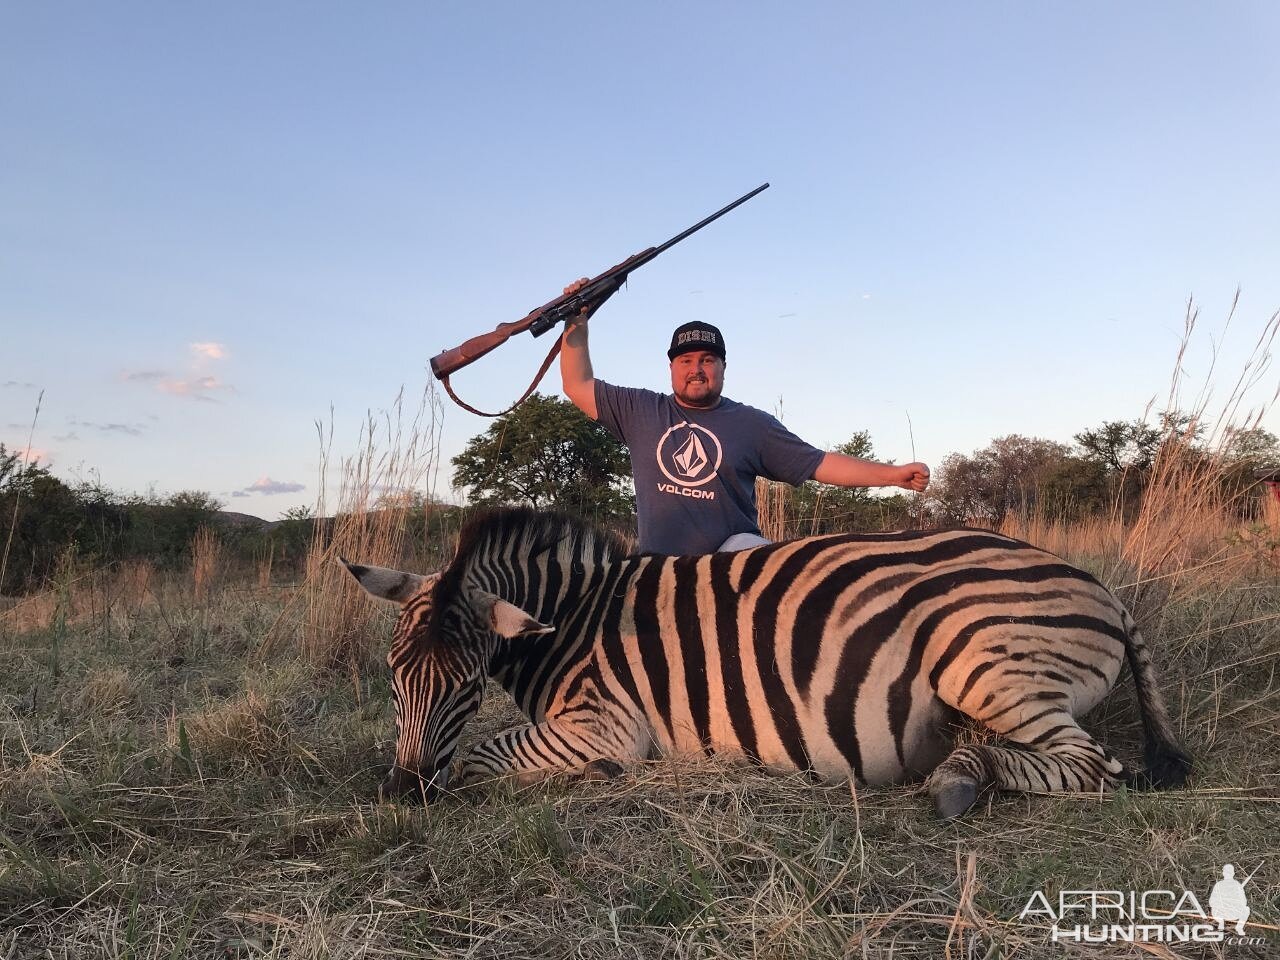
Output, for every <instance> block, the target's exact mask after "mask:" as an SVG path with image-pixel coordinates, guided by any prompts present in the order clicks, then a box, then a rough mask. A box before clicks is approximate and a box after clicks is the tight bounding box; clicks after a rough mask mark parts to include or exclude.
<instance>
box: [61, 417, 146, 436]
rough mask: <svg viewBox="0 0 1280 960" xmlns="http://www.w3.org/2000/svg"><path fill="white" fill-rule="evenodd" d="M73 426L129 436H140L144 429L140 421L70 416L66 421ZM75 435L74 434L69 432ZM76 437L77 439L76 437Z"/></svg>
mask: <svg viewBox="0 0 1280 960" xmlns="http://www.w3.org/2000/svg"><path fill="white" fill-rule="evenodd" d="M67 423H69V424H70V425H71V426H73V427H84V428H85V429H86V430H97V431H99V432H101V433H123V434H125V435H126V436H129V437H140V436H142V431H143V430H145V429H146V427H144V426H143V425H142V424H140V423H97V422H95V421H93V420H77V419H75V418H72V419H70V420H68V421H67ZM71 436H73V437H75V434H71ZM76 439H79V438H78V437H77V438H76Z"/></svg>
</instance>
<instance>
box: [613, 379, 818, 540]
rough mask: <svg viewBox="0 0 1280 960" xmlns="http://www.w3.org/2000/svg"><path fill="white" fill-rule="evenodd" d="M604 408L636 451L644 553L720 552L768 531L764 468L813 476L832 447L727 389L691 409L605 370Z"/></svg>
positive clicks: (800, 478) (798, 478)
mask: <svg viewBox="0 0 1280 960" xmlns="http://www.w3.org/2000/svg"><path fill="white" fill-rule="evenodd" d="M596 413H597V419H598V420H599V422H600V423H601V424H603V425H604V427H605V428H606V429H607V430H608V431H609V432H610V433H612V434H613V435H614V436H615V437H617V438H618V439H619V440H621V441H622V442H623V443H625V444H626V445H627V448H628V450H630V452H631V472H632V474H633V476H634V477H635V483H636V512H637V513H638V514H639V533H640V550H641V551H642V552H644V553H664V554H671V555H677V556H678V555H682V554H690V553H713V552H715V550H716V549H717V548H718V547H719V546H720V544H722V543H723V542H724V541H725V540H726V539H728V538H729V537H730V536H732V535H733V534H735V533H756V534H758V533H759V532H760V527H759V525H758V522H757V519H756V487H755V481H756V477H766V478H768V479H770V480H781V481H783V482H785V483H791V484H799V483H803V482H804V481H805V480H808V479H810V478H811V477H812V476H813V472H814V471H815V470H817V469H818V464H819V463H821V462H822V458H823V457H824V456H825V454H824V452H823V451H821V450H819V449H818V448H817V447H813V446H810V445H809V444H807V443H805V442H804V441H803V440H801V439H800V438H799V437H797V436H796V435H795V434H794V433H792V432H791V431H789V430H787V428H786V427H784V426H783V425H782V424H781V423H779V422H778V420H777V418H775V417H771V416H770V415H769V414H767V413H765V412H764V411H763V410H757V409H756V408H755V407H749V406H747V405H746V404H743V403H738V402H736V401H734V400H730V399H728V398H727V397H721V399H720V403H719V404H718V405H717V406H716V407H715V408H714V409H711V410H690V409H689V408H687V407H682V406H680V405H679V404H678V403H676V401H675V398H674V397H672V396H670V395H669V394H661V393H654V392H653V391H652V390H642V389H637V388H635V387H615V386H614V385H613V384H611V383H605V382H604V381H603V380H596Z"/></svg>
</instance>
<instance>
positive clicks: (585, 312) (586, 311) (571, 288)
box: [564, 277, 592, 327]
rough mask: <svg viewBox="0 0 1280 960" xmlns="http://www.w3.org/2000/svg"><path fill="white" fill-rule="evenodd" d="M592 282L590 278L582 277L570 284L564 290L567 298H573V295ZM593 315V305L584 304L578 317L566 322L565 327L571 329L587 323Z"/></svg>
mask: <svg viewBox="0 0 1280 960" xmlns="http://www.w3.org/2000/svg"><path fill="white" fill-rule="evenodd" d="M590 282H591V278H590V277H581V278H580V279H578V280H575V281H573V283H571V284H569V285H568V286H567V287H565V288H564V295H565V296H566V297H569V296H572V295H573V294H575V293H577V292H578V291H579V290H581V289H582V288H583V287H585V286H586V285H587V284H588V283H590ZM591 313H592V310H591V304H589V303H584V304H583V305H582V309H581V310H579V311H578V315H577V316H576V317H570V318H569V319H568V320H566V321H565V326H566V327H570V326H577V325H578V324H580V323H586V322H587V320H588V319H589V318H590V316H591Z"/></svg>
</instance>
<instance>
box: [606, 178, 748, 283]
mask: <svg viewBox="0 0 1280 960" xmlns="http://www.w3.org/2000/svg"><path fill="white" fill-rule="evenodd" d="M768 188H769V184H767V183H762V184H760V186H758V187H756V188H755V189H754V190H752V191H751V192H750V193H744V194H743V195H742V196H740V197H739V198H738V199H737V200H735V201H733V203H730V204H728V205H726V206H723V207H721V208H720V209H719V210H717V211H716V212H715V213H713V214H712V215H711V216H709V217H707V218H706V219H705V220H699V221H698V222H697V223H695V224H694V225H693V226H692V227H690V228H689V229H688V230H685V231H684V232H683V233H678V234H676V235H675V236H674V237H672V238H671V239H670V240H668V241H667V242H666V243H664V244H662V245H661V246H658V247H654V248H653V249H652V250H647V251H645V253H644V254H641V257H643V259H640V258H637V262H636V263H633V264H632V265H631V268H630V269H632V270H634V269H635V268H636V267H639V266H643V265H644V264H646V263H648V262H649V261H650V260H652V259H653V258H654V257H656V256H657V255H658V254H660V253H662V251H664V250H667V249H669V248H670V247H674V246H675V245H676V244H677V243H679V242H680V241H681V240H683V239H684V238H685V237H688V236H690V235H692V234H695V233H697V232H698V231H699V230H701V229H702V228H703V227H705V226H706V225H707V224H708V223H711V221H713V220H719V219H720V218H721V217H723V216H724V215H725V214H726V213H728V212H729V211H730V210H732V209H733V208H734V207H736V206H739V205H741V204H744V203H746V202H747V201H748V200H750V199H751V198H752V197H754V196H755V195H756V194H757V193H760V192H761V191H763V190H767V189H768Z"/></svg>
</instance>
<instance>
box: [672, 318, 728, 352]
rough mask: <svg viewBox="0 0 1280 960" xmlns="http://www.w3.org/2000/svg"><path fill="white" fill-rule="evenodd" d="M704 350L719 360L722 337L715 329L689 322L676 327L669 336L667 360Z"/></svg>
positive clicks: (721, 349)
mask: <svg viewBox="0 0 1280 960" xmlns="http://www.w3.org/2000/svg"><path fill="white" fill-rule="evenodd" d="M695 350H705V351H706V352H707V353H714V354H715V355H716V356H717V357H719V358H720V359H721V360H723V359H725V355H724V335H723V334H721V333H720V330H719V329H718V328H717V327H713V326H712V325H711V324H709V323H703V322H702V321H701V320H691V321H689V322H688V323H682V324H680V326H678V327H676V331H675V333H673V334H671V349H670V350H668V351H667V359H668V360H674V359H675V358H676V357H678V356H680V354H682V353H692V352H693V351H695Z"/></svg>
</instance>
